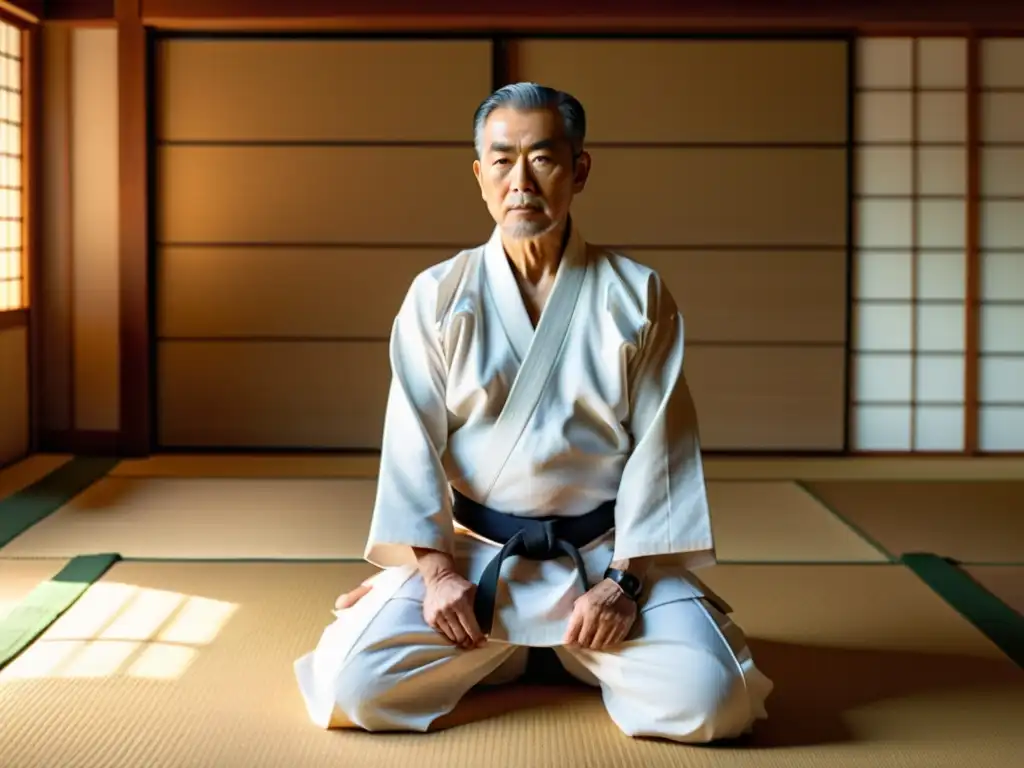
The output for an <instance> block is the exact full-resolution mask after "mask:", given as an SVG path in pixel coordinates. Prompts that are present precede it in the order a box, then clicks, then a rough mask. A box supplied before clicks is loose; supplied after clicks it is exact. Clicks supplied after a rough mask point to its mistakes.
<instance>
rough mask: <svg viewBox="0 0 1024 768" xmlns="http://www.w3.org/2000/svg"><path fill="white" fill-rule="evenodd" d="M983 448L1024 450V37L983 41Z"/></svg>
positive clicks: (980, 388)
mask: <svg viewBox="0 0 1024 768" xmlns="http://www.w3.org/2000/svg"><path fill="white" fill-rule="evenodd" d="M980 56H981V62H980V74H979V79H980V81H981V83H980V84H981V93H980V94H979V99H980V104H979V107H980V109H979V112H980V119H979V122H980V133H981V148H980V155H981V156H980V158H979V160H980V172H979V177H980V178H979V187H980V193H981V195H980V196H981V202H980V211H979V214H980V216H979V220H980V236H979V251H980V255H979V260H980V265H979V273H980V275H979V281H978V282H979V289H978V299H979V307H978V360H977V365H978V448H979V449H980V450H981V451H986V452H993V453H994V452H1001V451H1021V450H1024V39H1021V38H990V39H985V40H982V41H981V51H980Z"/></svg>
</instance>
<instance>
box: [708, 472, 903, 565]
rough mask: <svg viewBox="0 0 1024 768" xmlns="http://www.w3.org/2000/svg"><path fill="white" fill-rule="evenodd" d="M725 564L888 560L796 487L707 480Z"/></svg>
mask: <svg viewBox="0 0 1024 768" xmlns="http://www.w3.org/2000/svg"><path fill="white" fill-rule="evenodd" d="M708 497H709V499H710V502H711V510H712V517H711V519H712V526H713V529H714V534H715V540H716V543H717V550H718V558H719V560H721V561H723V562H787V561H788V562H842V561H849V562H872V561H881V560H885V559H886V558H885V556H884V555H883V554H881V553H880V552H879V551H878V550H877V549H875V548H874V547H873V546H871V545H870V544H869V543H868V542H867V541H865V540H864V539H863V538H862V537H861V536H858V535H857V534H856V533H855V532H854V531H853V530H852V529H851V528H850V527H849V526H848V525H846V524H845V523H843V522H842V521H841V520H839V519H838V518H837V517H836V516H835V515H833V514H831V513H830V512H829V511H828V510H827V509H826V508H825V507H823V506H822V505H821V504H820V503H819V502H818V501H817V500H815V499H814V498H813V497H811V496H810V494H808V493H807V492H806V491H805V490H804V489H803V488H801V487H800V486H799V485H797V484H796V483H790V482H727V481H709V482H708Z"/></svg>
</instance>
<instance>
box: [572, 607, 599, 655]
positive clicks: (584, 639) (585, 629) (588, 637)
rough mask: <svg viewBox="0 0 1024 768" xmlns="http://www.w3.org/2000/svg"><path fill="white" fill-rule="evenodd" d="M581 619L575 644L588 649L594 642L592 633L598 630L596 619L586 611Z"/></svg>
mask: <svg viewBox="0 0 1024 768" xmlns="http://www.w3.org/2000/svg"><path fill="white" fill-rule="evenodd" d="M581 618H582V621H581V626H580V635H579V639H578V640H577V644H578V645H580V646H581V647H583V648H589V647H590V644H591V643H592V642H593V641H594V633H595V632H597V629H598V622H597V617H596V616H594V614H593V613H591V612H590V611H587V612H585V613H584V614H583V616H582V617H581Z"/></svg>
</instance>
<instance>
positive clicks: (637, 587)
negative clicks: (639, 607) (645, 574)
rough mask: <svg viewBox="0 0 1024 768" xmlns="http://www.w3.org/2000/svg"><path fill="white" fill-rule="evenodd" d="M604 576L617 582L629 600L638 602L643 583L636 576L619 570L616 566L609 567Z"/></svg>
mask: <svg viewBox="0 0 1024 768" xmlns="http://www.w3.org/2000/svg"><path fill="white" fill-rule="evenodd" d="M604 577H605V578H606V579H611V580H612V581H614V582H615V583H616V584H618V585H619V587H620V588H621V589H622V591H623V592H625V593H626V597H628V598H629V599H630V600H632V601H633V602H639V600H640V593H641V592H643V589H644V585H643V582H642V581H640V579H638V578H637V577H636V576H634V575H633V574H631V573H627V572H626V571H620V570H619V569H617V568H609V569H608V570H607V571H605V572H604Z"/></svg>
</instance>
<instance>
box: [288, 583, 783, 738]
mask: <svg viewBox="0 0 1024 768" xmlns="http://www.w3.org/2000/svg"><path fill="white" fill-rule="evenodd" d="M412 579H413V580H420V577H419V575H418V574H417V575H415V576H413V577H412ZM407 586H408V587H411V588H406V589H403V590H402V591H401V593H399V594H397V595H387V596H385V597H383V598H382V599H378V600H374V599H373V597H372V596H373V590H371V592H370V593H369V594H368V595H367V596H364V598H363V599H362V600H360V601H359V602H357V603H356V604H355V605H354V606H352V607H351V608H347V609H345V610H342V611H338V612H337V620H336V621H335V622H333V623H332V624H331V625H329V626H328V627H327V629H326V630H325V631H324V633H323V635H322V637H321V639H320V642H319V643H318V645H317V647H316V649H315V650H314V651H313V652H311V653H309V654H307V655H305V656H303V657H302V658H300V659H299V660H298V661H296V662H295V673H296V676H297V678H298V683H299V689H300V691H301V694H302V697H303V699H304V701H305V704H306V708H307V711H308V713H309V716H310V718H311V719H312V720H313V722H314V723H315V724H317V725H318V726H320V727H322V728H332V727H341V728H346V727H348V728H351V727H355V728H359V729H363V730H367V731H413V732H426V731H427V730H429V729H430V728H431V726H432V724H434V723H435V722H436V721H437V720H438V719H440V718H442V717H443V716H445V715H447V714H448V713H450V712H451V711H452V710H453V709H454V708H455V706H456V705H457V704H458V703H459V701H460V700H461V699H462V698H463V697H464V696H465V695H466V693H468V692H469V690H470V689H471V688H473V687H474V686H476V685H478V684H484V685H496V684H504V683H510V682H512V681H514V680H515V679H517V678H518V677H519V676H521V675H522V673H523V672H524V671H525V668H526V661H527V652H528V648H527V647H525V646H520V645H516V644H514V643H510V642H505V641H496V640H488V641H487V642H486V643H485V644H484V645H483V646H482V647H480V648H476V649H472V650H468V651H467V650H462V649H460V648H458V647H456V646H454V645H453V644H452V643H451V642H450V641H449V640H448V639H447V638H446V637H444V636H443V635H441V634H440V633H438V632H437V631H436V630H434V629H433V628H431V627H430V626H429V625H428V624H427V623H426V621H425V619H424V618H423V602H422V597H421V595H422V593H423V589H422V581H421V580H420V583H412V584H410V585H407ZM554 651H555V653H556V654H557V655H558V658H559V660H560V661H561V663H562V665H563V666H564V667H565V668H566V670H567V671H568V672H569V673H570V674H572V675H573V676H574V677H576V678H578V679H579V680H581V681H583V682H584V683H586V684H588V685H591V686H594V687H596V688H599V689H600V691H601V695H602V698H603V701H604V705H605V708H606V710H607V712H608V715H609V716H610V718H611V719H612V721H614V722H615V724H616V725H617V726H618V727H619V728H620V729H621V730H622V731H623V732H624V733H625V734H627V735H629V736H645V737H660V738H665V739H670V740H673V741H678V742H684V743H708V742H712V741H716V740H720V739H728V738H732V737H736V736H739V735H741V734H744V733H746V732H748V731H750V729H751V728H752V726H753V724H754V722H755V721H756V720H758V719H763V718H765V717H767V714H766V710H765V700H766V699H767V698H768V696H769V694H770V693H771V691H772V688H773V683H772V682H771V681H770V680H769V679H768V678H767V677H766V676H765V675H764V674H763V673H762V672H761V671H760V670H758V669H757V667H756V666H755V664H754V662H753V659H752V658H751V655H750V651H749V649H748V647H747V642H746V638H745V636H744V634H743V632H742V631H741V629H740V628H739V627H738V626H737V625H736V624H734V623H733V622H732V620H731V619H730V618H729V616H727V615H726V614H724V613H722V612H721V611H720V610H718V609H717V608H716V607H715V605H714V604H713V603H712V602H711V601H709V600H707V599H705V598H689V599H677V600H672V601H669V602H662V603H658V604H654V605H645V606H642V607H641V611H640V613H639V615H638V617H637V621H636V623H635V624H634V626H633V629H632V631H631V632H630V634H629V635H628V637H627V639H626V640H625V641H624V642H622V643H620V644H618V645H616V646H615V647H612V648H609V649H606V650H600V651H593V650H589V649H584V648H578V647H572V646H555V647H554Z"/></svg>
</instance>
